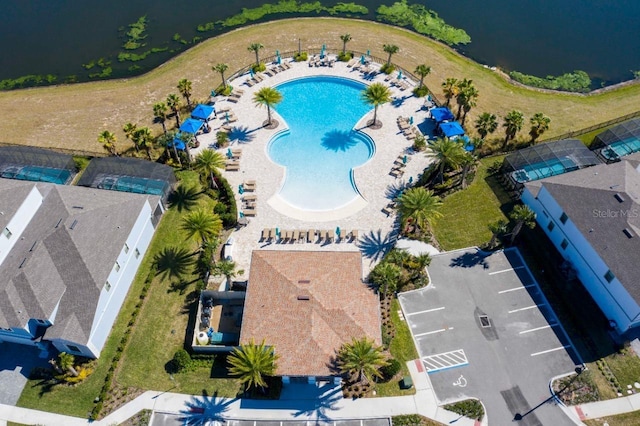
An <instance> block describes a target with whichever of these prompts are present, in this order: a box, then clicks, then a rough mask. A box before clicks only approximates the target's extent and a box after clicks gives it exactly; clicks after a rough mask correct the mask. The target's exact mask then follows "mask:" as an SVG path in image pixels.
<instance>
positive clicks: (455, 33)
mask: <svg viewBox="0 0 640 426" xmlns="http://www.w3.org/2000/svg"><path fill="white" fill-rule="evenodd" d="M376 12H377V13H378V17H377V19H378V20H379V21H383V22H389V23H391V24H394V25H398V26H401V27H409V28H412V29H413V30H414V31H416V32H418V33H420V34H424V35H427V36H429V37H431V38H434V39H436V40H439V41H441V42H443V43H446V44H448V45H455V44H467V43H470V42H471V37H469V34H467V33H466V32H465V31H464V30H463V29H459V28H454V27H452V26H451V25H448V24H446V23H445V22H444V20H442V18H440V17H439V16H438V14H437V13H436V12H434V11H432V10H429V9H427V8H426V7H424V6H423V5H421V4H411V5H409V4H408V3H407V0H402V1H400V2H395V3H393V4H392V5H391V6H385V5H382V6H380V7H379V8H378V10H377V11H376Z"/></svg>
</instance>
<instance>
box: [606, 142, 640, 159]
mask: <svg viewBox="0 0 640 426" xmlns="http://www.w3.org/2000/svg"><path fill="white" fill-rule="evenodd" d="M638 151H640V140H639V139H637V138H629V139H625V140H622V141H619V142H615V143H612V144H611V145H609V146H607V147H606V148H602V151H601V152H602V155H603V156H604V157H605V158H606V159H608V160H615V159H617V158H619V157H624V156H625V155H629V154H633V153H634V152H638Z"/></svg>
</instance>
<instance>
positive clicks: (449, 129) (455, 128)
mask: <svg viewBox="0 0 640 426" xmlns="http://www.w3.org/2000/svg"><path fill="white" fill-rule="evenodd" d="M440 130H441V131H442V134H444V135H445V136H446V137H448V138H451V137H454V136H461V135H464V129H463V128H462V126H461V125H460V123H458V122H457V121H452V122H449V123H441V124H440Z"/></svg>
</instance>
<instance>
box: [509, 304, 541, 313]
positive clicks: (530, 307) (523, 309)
mask: <svg viewBox="0 0 640 426" xmlns="http://www.w3.org/2000/svg"><path fill="white" fill-rule="evenodd" d="M540 306H544V303H542V304H540V305H533V306H527V307H526V308H520V309H514V310H512V311H509V312H508V313H510V314H512V313H514V312H520V311H527V310H529V309H535V308H538V307H540Z"/></svg>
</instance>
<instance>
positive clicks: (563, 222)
mask: <svg viewBox="0 0 640 426" xmlns="http://www.w3.org/2000/svg"><path fill="white" fill-rule="evenodd" d="M567 219H569V216H567V214H566V213H564V212H563V213H562V214H561V215H560V222H562V224H563V225H564V224H565V223H567Z"/></svg>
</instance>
